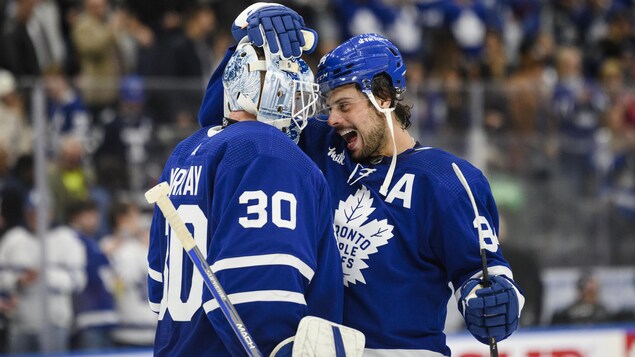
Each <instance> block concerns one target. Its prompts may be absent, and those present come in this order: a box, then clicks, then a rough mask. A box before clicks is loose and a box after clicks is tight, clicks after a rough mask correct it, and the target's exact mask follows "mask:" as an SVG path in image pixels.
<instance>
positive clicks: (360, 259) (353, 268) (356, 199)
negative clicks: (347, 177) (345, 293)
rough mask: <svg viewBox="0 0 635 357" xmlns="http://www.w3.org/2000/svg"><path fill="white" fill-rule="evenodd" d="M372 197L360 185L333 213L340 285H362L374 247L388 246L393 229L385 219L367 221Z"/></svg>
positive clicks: (373, 208) (370, 263) (374, 251)
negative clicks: (341, 277)
mask: <svg viewBox="0 0 635 357" xmlns="http://www.w3.org/2000/svg"><path fill="white" fill-rule="evenodd" d="M373 201H374V198H373V197H372V195H371V193H370V191H369V190H368V189H367V188H366V187H365V186H362V187H361V188H360V189H359V190H357V192H355V194H354V195H349V196H348V198H347V199H346V201H340V203H339V205H338V208H337V209H336V210H335V216H334V218H335V232H336V235H337V240H338V247H339V248H340V254H341V256H342V268H343V270H344V286H348V284H349V283H351V284H356V283H357V282H358V281H359V282H362V283H364V284H366V280H364V275H363V273H362V270H363V269H366V268H368V267H369V265H372V258H371V255H372V254H375V253H377V252H378V247H381V246H383V245H386V244H388V240H389V239H391V238H392V237H393V234H392V229H393V226H392V225H391V224H388V220H386V219H382V220H377V219H373V220H370V219H369V216H370V215H371V213H373V211H375V207H373Z"/></svg>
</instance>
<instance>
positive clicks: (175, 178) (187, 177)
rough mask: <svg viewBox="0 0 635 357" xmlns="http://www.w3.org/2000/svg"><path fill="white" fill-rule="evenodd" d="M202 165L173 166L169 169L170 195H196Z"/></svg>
mask: <svg viewBox="0 0 635 357" xmlns="http://www.w3.org/2000/svg"><path fill="white" fill-rule="evenodd" d="M202 170H203V166H201V165H198V166H190V167H186V168H178V167H175V168H173V169H171V170H170V188H171V189H170V196H187V195H190V196H196V195H198V184H199V182H200V180H201V171H202Z"/></svg>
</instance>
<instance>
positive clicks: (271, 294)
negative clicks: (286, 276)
mask: <svg viewBox="0 0 635 357" xmlns="http://www.w3.org/2000/svg"><path fill="white" fill-rule="evenodd" d="M227 297H228V298H229V301H231V303H232V304H233V305H238V304H243V303H247V302H262V301H277V302H291V303H295V304H300V305H306V300H304V295H303V294H300V293H296V292H293V291H286V290H259V291H249V292H245V293H235V294H229V295H227ZM216 309H218V302H217V301H216V300H209V301H207V302H205V303H204V304H203V310H205V313H209V312H211V311H214V310H216Z"/></svg>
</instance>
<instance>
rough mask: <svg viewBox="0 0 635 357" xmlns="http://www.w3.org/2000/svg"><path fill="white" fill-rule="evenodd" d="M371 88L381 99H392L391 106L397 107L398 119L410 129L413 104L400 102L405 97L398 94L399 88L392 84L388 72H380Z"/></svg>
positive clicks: (403, 125)
mask: <svg viewBox="0 0 635 357" xmlns="http://www.w3.org/2000/svg"><path fill="white" fill-rule="evenodd" d="M371 90H372V92H373V95H374V96H375V97H377V98H380V99H384V100H386V99H390V106H391V107H395V115H396V116H397V120H398V121H399V123H401V127H402V128H403V129H408V128H409V127H410V125H411V124H412V123H411V122H410V117H411V114H410V110H411V109H412V106H411V105H405V104H402V103H400V102H401V101H402V100H403V98H401V97H398V96H397V90H396V89H395V87H394V86H393V85H392V81H391V80H390V77H389V76H388V75H387V74H386V73H380V74H378V75H376V76H375V77H374V78H373V82H372V84H371Z"/></svg>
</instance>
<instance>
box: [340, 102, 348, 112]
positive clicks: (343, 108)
mask: <svg viewBox="0 0 635 357" xmlns="http://www.w3.org/2000/svg"><path fill="white" fill-rule="evenodd" d="M350 108H351V103H349V102H340V103H339V104H338V105H337V109H338V110H339V111H340V112H342V113H346V112H347V111H348V110H349V109H350Z"/></svg>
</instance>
